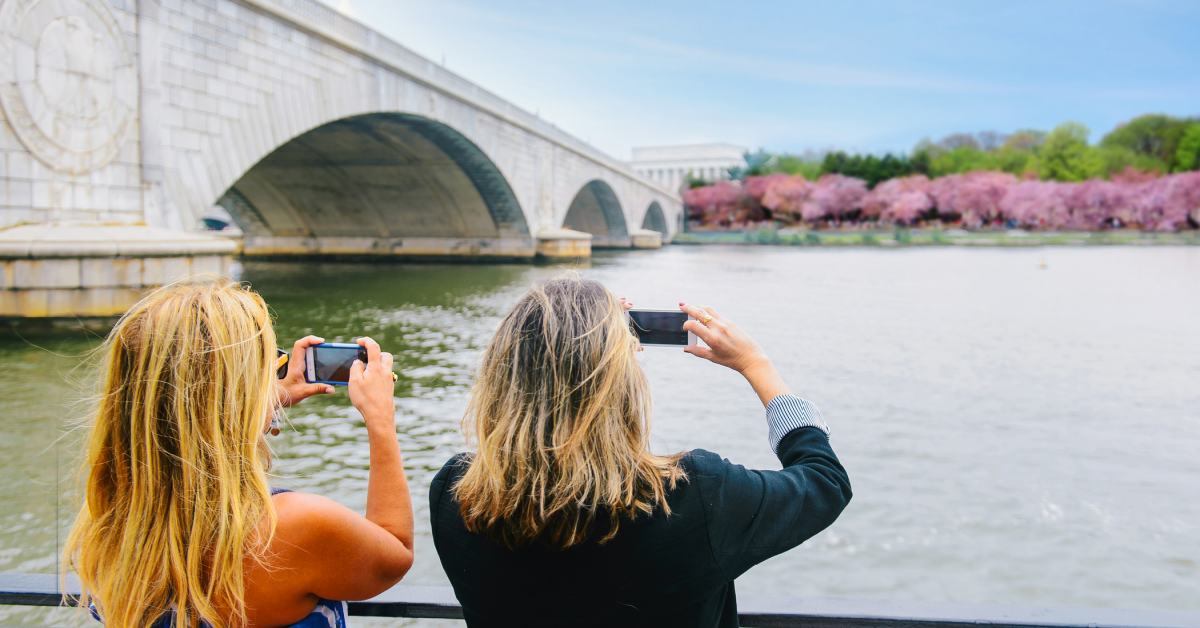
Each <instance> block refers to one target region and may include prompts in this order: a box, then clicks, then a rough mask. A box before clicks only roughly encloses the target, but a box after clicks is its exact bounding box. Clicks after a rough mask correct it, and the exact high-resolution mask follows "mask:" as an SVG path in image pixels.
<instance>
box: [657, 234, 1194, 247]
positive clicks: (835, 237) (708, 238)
mask: <svg viewBox="0 0 1200 628" xmlns="http://www.w3.org/2000/svg"><path fill="white" fill-rule="evenodd" d="M671 244H672V245H683V246H697V245H706V244H758V245H767V246H809V247H856V246H857V247H879V248H899V247H912V246H982V247H1041V246H1200V231H1185V232H1170V233H1157V232H1153V231H1150V232H1143V231H1095V232H1087V231H1059V232H1055V231H1044V232H1043V231H1024V230H1021V229H1009V230H1005V231H962V230H946V231H943V230H940V229H928V230H926V229H908V230H895V231H865V230H864V231H836V230H830V231H812V230H803V231H793V230H779V231H776V230H773V229H758V230H749V231H716V230H714V231H687V232H684V233H679V234H676V235H675V237H674V239H673V240H672V241H671Z"/></svg>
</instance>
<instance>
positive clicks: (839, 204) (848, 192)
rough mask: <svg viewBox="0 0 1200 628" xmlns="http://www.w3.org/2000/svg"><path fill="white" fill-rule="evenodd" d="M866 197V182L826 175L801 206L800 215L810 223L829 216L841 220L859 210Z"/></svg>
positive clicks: (841, 176) (838, 175) (836, 175)
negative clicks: (842, 217) (845, 215)
mask: <svg viewBox="0 0 1200 628" xmlns="http://www.w3.org/2000/svg"><path fill="white" fill-rule="evenodd" d="M866 195H867V182H866V181H863V180H862V179H856V178H854V177H847V176H845V175H840V174H824V175H821V178H820V179H817V184H816V186H814V189H813V191H812V193H811V194H810V195H809V196H808V198H807V199H805V201H804V202H803V203H802V204H801V208H800V213H801V215H802V216H803V217H804V219H805V220H808V221H816V220H820V219H821V218H824V217H827V216H828V217H832V218H840V217H841V216H843V215H844V214H847V213H849V212H852V211H854V210H856V209H858V208H859V207H860V206H861V204H862V199H863V197H864V196H866Z"/></svg>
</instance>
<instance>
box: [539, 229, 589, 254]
mask: <svg viewBox="0 0 1200 628" xmlns="http://www.w3.org/2000/svg"><path fill="white" fill-rule="evenodd" d="M537 254H538V257H541V258H544V259H549V260H567V259H580V258H588V257H591V256H592V234H590V233H584V232H582V231H575V230H573V229H543V230H541V231H539V232H538V235H537Z"/></svg>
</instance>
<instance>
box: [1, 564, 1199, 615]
mask: <svg viewBox="0 0 1200 628" xmlns="http://www.w3.org/2000/svg"><path fill="white" fill-rule="evenodd" d="M68 588H72V583H70V582H68ZM62 603H63V598H62V594H61V593H59V591H58V577H57V576H54V575H50V574H20V573H0V604H8V605H17V606H60V605H61V604H62ZM350 614H351V615H358V616H364V617H408V618H435V619H462V607H461V606H460V605H459V604H458V600H456V599H455V598H454V591H453V590H451V589H450V588H449V587H420V586H409V585H397V586H395V587H392V588H391V589H389V590H388V591H386V592H384V593H383V594H381V595H379V596H378V597H375V598H372V599H370V600H367V601H365V602H350ZM738 619H739V620H740V623H741V625H743V626H779V627H789V626H797V627H800V626H802V627H803V628H851V627H853V628H920V627H927V628H979V626H988V627H989V628H1007V627H1011V628H1031V627H1041V626H1044V627H1046V628H1200V612H1186V611H1154V610H1146V611H1132V610H1120V609H1109V608H1072V607H1061V606H999V605H991V604H954V603H949V602H905V601H894V600H858V599H845V598H787V597H767V596H760V595H739V596H738Z"/></svg>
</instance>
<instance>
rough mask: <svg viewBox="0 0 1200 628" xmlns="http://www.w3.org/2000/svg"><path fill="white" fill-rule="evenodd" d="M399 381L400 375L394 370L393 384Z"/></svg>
mask: <svg viewBox="0 0 1200 628" xmlns="http://www.w3.org/2000/svg"><path fill="white" fill-rule="evenodd" d="M398 381H400V376H399V375H397V374H396V373H395V371H393V372H392V383H393V384H395V383H396V382H398Z"/></svg>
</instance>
